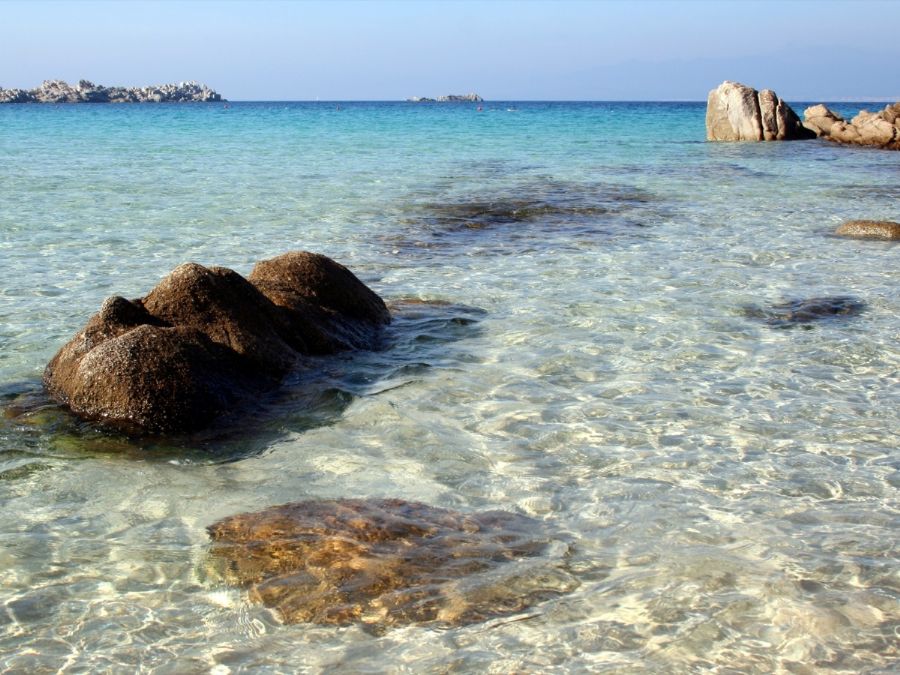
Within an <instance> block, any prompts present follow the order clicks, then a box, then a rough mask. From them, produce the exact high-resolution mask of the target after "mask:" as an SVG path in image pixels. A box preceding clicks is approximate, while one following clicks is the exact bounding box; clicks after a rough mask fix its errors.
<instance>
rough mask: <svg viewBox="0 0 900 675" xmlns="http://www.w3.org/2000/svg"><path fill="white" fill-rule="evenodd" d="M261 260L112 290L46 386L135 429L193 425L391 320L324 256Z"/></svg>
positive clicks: (359, 341) (94, 415)
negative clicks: (248, 271) (245, 272)
mask: <svg viewBox="0 0 900 675" xmlns="http://www.w3.org/2000/svg"><path fill="white" fill-rule="evenodd" d="M257 269H261V270H263V271H262V272H260V273H259V274H257V276H256V277H255V279H256V280H257V281H258V284H257V283H255V282H254V280H253V279H254V276H253V275H251V280H248V279H245V278H244V277H242V276H241V275H239V274H238V273H237V272H234V271H233V270H229V269H226V268H224V267H209V268H207V267H204V266H202V265H198V264H196V263H186V264H184V265H180V266H179V267H177V268H175V269H174V270H173V271H172V272H171V273H170V274H169V275H168V276H167V277H165V278H164V279H163V280H162V281H160V283H159V284H158V285H157V286H156V287H155V288H154V289H153V290H152V291H150V293H148V294H147V295H146V296H145V297H144V298H141V299H138V300H132V301H129V300H126V299H125V298H121V297H112V298H108V299H107V300H106V301H105V302H104V303H103V306H102V307H101V308H100V311H99V312H98V313H97V314H95V315H94V316H93V317H91V319H90V320H89V321H88V323H87V325H86V326H85V327H84V329H82V331H81V332H79V333H78V334H77V335H76V336H75V337H74V338H73V339H72V340H70V341H69V342H68V343H67V344H66V345H65V346H63V348H62V349H60V351H59V352H58V353H57V354H56V356H54V357H53V359H52V360H51V361H50V363H49V364H48V366H47V368H46V370H45V371H44V384H45V386H46V388H47V391H48V392H49V394H50V396H51V397H52V398H53V399H54V400H56V401H57V402H59V403H62V404H64V405H66V406H68V407H69V408H70V409H71V410H72V411H73V412H74V413H76V414H77V415H79V416H81V417H84V418H87V419H91V420H97V421H100V422H102V423H105V424H109V425H113V426H117V427H121V428H125V429H126V430H128V431H138V432H151V433H170V432H185V431H195V430H198V429H201V428H203V427H205V426H208V425H209V424H211V423H212V422H213V420H214V419H216V417H218V416H220V415H221V414H223V413H225V412H228V411H233V410H234V409H235V408H236V407H237V406H239V405H240V404H241V403H242V402H244V401H247V400H248V399H251V398H255V397H258V396H259V395H260V394H261V393H263V392H265V391H267V390H269V389H272V388H274V387H276V386H277V385H278V383H279V382H280V380H281V378H282V377H283V376H284V375H285V374H286V373H287V372H288V371H290V370H291V369H292V368H294V367H296V366H297V365H298V363H299V360H300V359H301V358H302V357H303V356H304V355H307V354H331V353H335V352H338V351H341V350H345V349H350V348H358V349H365V348H372V347H374V346H375V345H376V344H377V340H378V335H379V332H380V330H381V328H382V327H383V326H384V325H385V324H387V323H389V322H390V314H389V313H388V310H387V308H386V307H385V305H384V303H383V302H382V301H381V299H380V298H379V297H378V296H377V295H376V294H375V293H374V292H372V291H371V290H370V289H369V288H367V287H366V286H365V285H364V284H363V283H362V282H361V281H359V279H357V278H356V277H355V276H354V275H353V273H352V272H350V271H349V270H348V269H346V268H345V267H343V266H342V265H339V264H338V263H336V262H334V261H333V260H331V259H329V258H326V257H325V256H321V255H317V254H314V253H307V252H293V253H287V254H285V255H282V256H279V257H277V258H273V259H272V260H268V261H263V262H262V263H259V265H257ZM254 274H256V270H254Z"/></svg>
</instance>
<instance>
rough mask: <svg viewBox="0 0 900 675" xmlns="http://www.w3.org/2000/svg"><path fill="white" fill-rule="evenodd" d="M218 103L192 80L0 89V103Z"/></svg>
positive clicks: (213, 94) (49, 83)
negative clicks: (141, 84) (109, 85)
mask: <svg viewBox="0 0 900 675" xmlns="http://www.w3.org/2000/svg"><path fill="white" fill-rule="evenodd" d="M222 100H224V99H222V97H221V96H220V95H219V94H217V93H216V92H215V91H213V90H212V89H210V88H209V87H207V86H206V85H205V84H199V83H197V82H193V81H191V82H180V83H178V84H160V85H154V86H150V87H104V86H102V85H98V84H94V83H93V82H89V81H88V80H81V81H80V82H79V83H78V84H77V85H76V86H74V87H73V86H71V85H70V84H68V83H67V82H64V81H62V80H45V81H44V82H43V84H41V86H40V87H38V88H37V89H31V90H25V89H2V88H0V103H184V102H192V101H201V102H206V101H222Z"/></svg>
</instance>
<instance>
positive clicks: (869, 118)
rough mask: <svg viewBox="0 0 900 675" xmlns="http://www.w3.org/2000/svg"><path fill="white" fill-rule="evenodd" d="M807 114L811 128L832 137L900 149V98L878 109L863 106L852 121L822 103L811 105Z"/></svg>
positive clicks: (821, 135) (822, 136)
mask: <svg viewBox="0 0 900 675" xmlns="http://www.w3.org/2000/svg"><path fill="white" fill-rule="evenodd" d="M803 118H804V125H805V126H806V128H807V129H810V130H811V131H813V132H814V133H815V134H816V136H818V137H820V138H825V139H827V140H829V141H835V142H836V143H844V144H847V145H869V146H873V147H877V148H883V149H885V150H900V102H897V103H892V104H890V105H887V106H885V108H884V110H882V111H880V112H876V113H872V112H869V111H868V110H861V111H860V112H859V114H858V115H856V117H854V118H853V119H852V120H850V121H849V122H847V121H846V120H845V119H844V118H843V117H841V116H840V115H838V114H837V113H835V112H832V111H831V110H829V109H828V108H827V107H825V106H824V105H822V104H819V105H814V106H810V107H809V108H807V109H806V110H805V111H804V112H803Z"/></svg>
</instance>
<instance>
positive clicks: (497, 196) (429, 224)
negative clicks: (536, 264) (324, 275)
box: [388, 178, 657, 252]
mask: <svg viewBox="0 0 900 675" xmlns="http://www.w3.org/2000/svg"><path fill="white" fill-rule="evenodd" d="M438 189H440V188H438ZM436 196H437V197H438V199H421V198H420V199H417V200H412V201H410V202H409V203H408V204H407V205H406V206H404V208H403V211H402V212H401V214H400V216H399V220H400V223H401V224H402V225H403V226H405V228H406V229H407V232H405V233H400V234H395V235H392V236H390V237H389V240H388V244H389V245H390V246H391V247H392V248H393V249H394V250H397V251H403V250H412V251H415V250H421V249H439V248H441V247H446V246H450V245H466V244H467V243H472V242H473V240H477V241H483V240H484V239H485V238H486V237H489V238H492V239H491V240H492V241H500V240H501V239H502V240H503V241H505V242H516V241H518V242H523V243H528V242H533V241H534V240H536V239H540V238H542V237H543V236H545V235H547V234H548V233H557V232H563V233H565V234H566V235H568V236H574V237H579V236H591V237H592V236H596V235H598V234H600V233H606V234H612V233H615V232H619V233H621V232H623V231H630V233H631V234H634V232H635V228H637V227H640V226H643V225H646V224H647V221H648V220H651V218H648V217H647V213H646V209H647V207H648V206H649V205H650V204H653V203H655V202H656V201H657V200H656V198H655V197H654V196H653V195H652V194H650V193H649V192H647V191H645V190H642V189H640V188H636V187H631V186H626V185H608V184H600V183H574V182H565V181H560V180H555V179H550V178H542V179H534V180H530V181H528V182H523V183H520V184H518V185H514V186H502V187H498V188H496V189H494V190H491V191H486V190H484V189H483V188H482V190H481V191H480V192H477V193H472V194H468V195H465V196H451V197H444V198H443V199H441V198H440V195H436ZM503 250H504V249H503V248H502V247H498V248H497V249H495V251H496V252H503Z"/></svg>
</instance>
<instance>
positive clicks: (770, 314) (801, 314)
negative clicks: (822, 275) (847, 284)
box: [744, 295, 866, 328]
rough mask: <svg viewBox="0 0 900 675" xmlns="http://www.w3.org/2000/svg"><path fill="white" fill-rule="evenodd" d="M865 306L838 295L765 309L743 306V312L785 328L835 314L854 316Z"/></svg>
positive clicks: (854, 299) (796, 301) (862, 303)
mask: <svg viewBox="0 0 900 675" xmlns="http://www.w3.org/2000/svg"><path fill="white" fill-rule="evenodd" d="M865 306H866V305H865V303H864V302H862V301H861V300H858V299H856V298H853V297H849V296H843V295H838V296H829V297H822V298H807V299H805V300H789V301H787V302H782V303H779V304H777V305H772V306H771V307H768V308H765V309H762V308H759V307H755V306H750V307H745V308H744V314H745V315H746V316H748V317H750V318H754V319H762V320H763V321H765V322H766V323H767V324H768V325H770V326H774V327H776V328H787V327H790V326H793V325H797V324H810V323H812V322H814V321H819V320H822V319H828V318H831V317H835V316H855V315H857V314H859V313H860V312H862V310H863V309H865Z"/></svg>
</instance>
